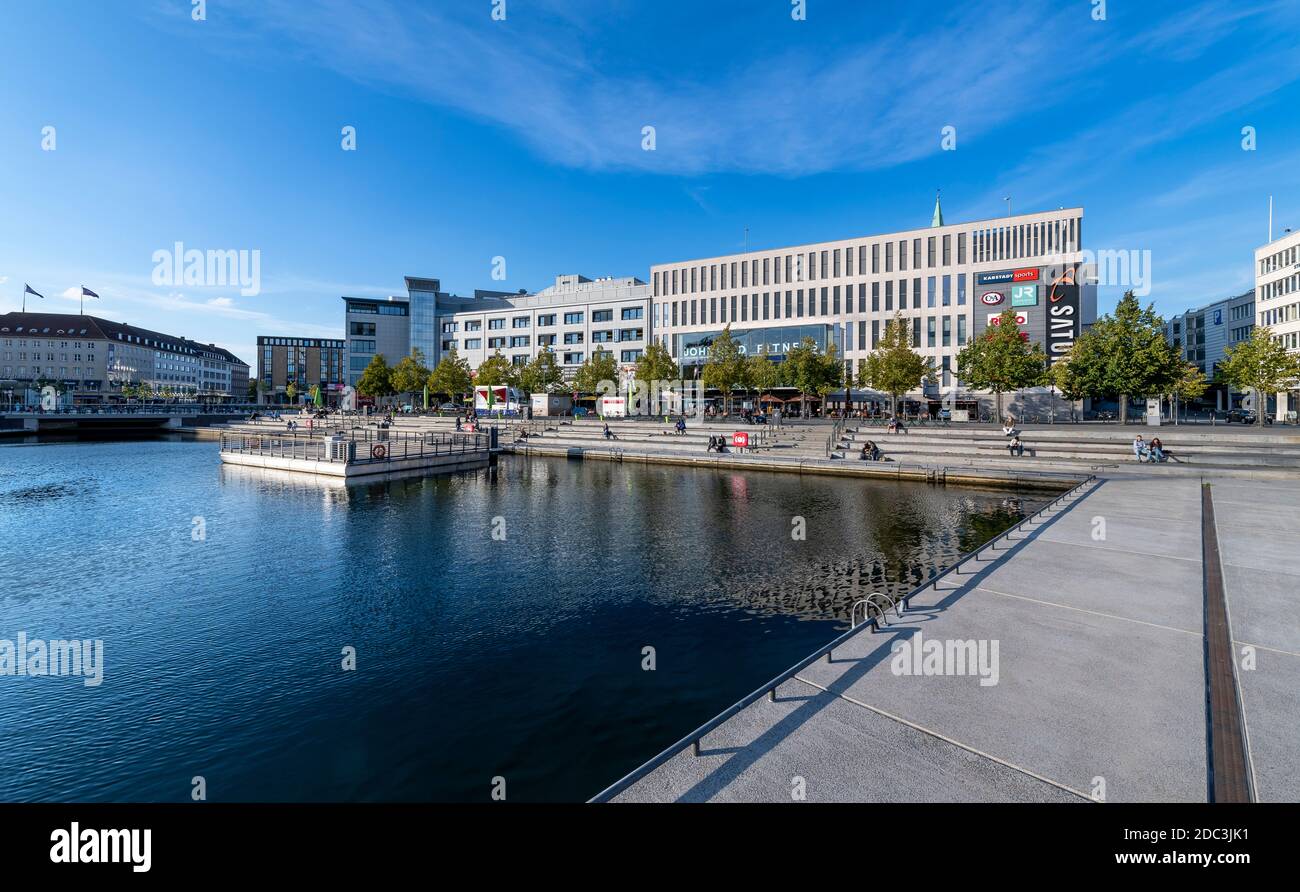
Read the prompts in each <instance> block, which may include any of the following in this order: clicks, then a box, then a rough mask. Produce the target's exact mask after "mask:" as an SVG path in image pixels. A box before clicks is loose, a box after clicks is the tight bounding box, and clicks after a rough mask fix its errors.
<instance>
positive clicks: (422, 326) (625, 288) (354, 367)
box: [343, 275, 650, 384]
mask: <svg viewBox="0 0 1300 892" xmlns="http://www.w3.org/2000/svg"><path fill="white" fill-rule="evenodd" d="M406 284H407V290H408V297H407V298H405V299H401V298H396V297H390V298H378V299H376V298H357V297H344V298H343V300H344V302H345V305H346V310H345V324H346V329H347V332H348V346H347V349H348V383H350V384H355V383H356V380H357V378H358V377H360V375H361V372H362V371H364V369H365V367H366V365H367V364H369V362H370V360H371V359H372V358H373V357H374V355H375V354H376V353H380V354H383V356H384V359H385V360H386V361H387V362H388V364H389V365H395V364H396V363H398V362H400V361H401V359H402V357H404V356H405V355H407V353H409V352H410V351H411V350H413V349H416V348H418V349H419V350H420V352H421V353H422V354H423V356H424V362H425V365H427V366H428V367H429V368H433V367H434V366H436V365H437V364H438V362H439V361H441V360H442V358H443V357H444V356H446V355H447V354H448V353H450V352H451V351H452V350H453V349H454V350H455V351H456V352H457V354H458V355H459V356H461V357H462V358H464V359H465V360H466V361H467V362H468V363H469V366H470V368H471V369H477V368H478V367H479V366H480V365H481V364H482V363H483V361H484V360H486V359H487V358H488V357H490V356H492V355H494V354H495V353H497V352H498V351H500V353H501V355H502V356H505V357H506V358H507V359H509V360H510V362H512V363H513V364H515V365H517V366H518V365H525V364H527V363H528V362H529V361H531V360H532V358H533V357H534V356H536V355H537V354H538V353H539V352H541V351H542V350H545V349H547V348H550V349H551V350H552V351H553V352H554V353H555V357H556V360H557V361H558V363H559V364H560V366H561V368H562V369H563V371H564V373H565V375H566V377H570V376H572V374H573V373H574V372H575V371H576V370H577V368H578V366H580V365H582V364H583V362H585V361H586V360H587V359H588V358H589V357H590V356H591V354H592V353H594V352H596V351H598V350H604V351H608V352H609V353H611V354H612V355H613V357H614V360H615V362H617V363H618V365H619V367H620V369H621V370H622V371H623V372H624V374H630V372H631V371H632V370H633V369H634V368H635V365H636V362H637V361H638V360H639V359H640V358H641V354H642V353H643V352H644V351H645V347H646V343H647V339H648V337H649V334H650V332H649V324H648V323H649V315H650V287H649V286H648V285H647V284H646V283H645V282H643V281H641V280H640V279H637V278H634V277H630V276H629V277H625V278H612V277H610V278H603V279H589V278H587V277H586V276H579V275H563V276H556V277H555V284H553V285H551V286H550V287H548V288H544V289H542V290H541V291H538V292H536V293H531V294H530V293H528V292H526V291H521V292H513V293H512V292H502V291H481V290H476V291H475V292H474V296H473V297H461V296H458V295H455V294H450V293H447V292H444V291H442V290H441V284H440V282H439V281H438V280H437V279H428V278H419V277H414V276H408V277H407V279H406Z"/></svg>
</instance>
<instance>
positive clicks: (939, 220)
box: [930, 189, 943, 229]
mask: <svg viewBox="0 0 1300 892" xmlns="http://www.w3.org/2000/svg"><path fill="white" fill-rule="evenodd" d="M942 225H943V208H942V207H940V206H939V190H938V189H935V190H934V216H933V217H932V218H930V228H931V229H933V228H934V227H936V226H942Z"/></svg>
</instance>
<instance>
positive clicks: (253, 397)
mask: <svg viewBox="0 0 1300 892" xmlns="http://www.w3.org/2000/svg"><path fill="white" fill-rule="evenodd" d="M260 384H261V382H260V381H258V380H256V379H252V380H250V381H249V382H248V401H249V402H250V403H255V402H257V393H258V390H259V389H260Z"/></svg>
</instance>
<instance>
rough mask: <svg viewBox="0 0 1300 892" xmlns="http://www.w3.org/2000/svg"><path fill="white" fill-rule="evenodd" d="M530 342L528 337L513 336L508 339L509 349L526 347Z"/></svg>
mask: <svg viewBox="0 0 1300 892" xmlns="http://www.w3.org/2000/svg"><path fill="white" fill-rule="evenodd" d="M531 342H532V338H530V337H529V336H528V335H515V336H514V337H513V338H511V339H510V346H511V347H527V346H528V345H529V344H530V343H531Z"/></svg>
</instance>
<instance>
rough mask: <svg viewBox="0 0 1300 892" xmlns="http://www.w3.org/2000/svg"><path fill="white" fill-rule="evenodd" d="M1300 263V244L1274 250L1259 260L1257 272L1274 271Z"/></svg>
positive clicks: (1262, 273)
mask: <svg viewBox="0 0 1300 892" xmlns="http://www.w3.org/2000/svg"><path fill="white" fill-rule="evenodd" d="M1297 263H1300V244H1297V245H1292V246H1291V247H1289V248H1283V249H1282V250H1281V251H1276V252H1274V253H1272V254H1270V255H1268V256H1267V257H1265V258H1264V259H1263V260H1261V261H1260V262H1259V274H1260V275H1261V276H1262V275H1264V274H1265V273H1271V272H1275V271H1277V270H1279V269H1282V268H1283V267H1287V266H1294V265H1295V264H1297Z"/></svg>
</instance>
